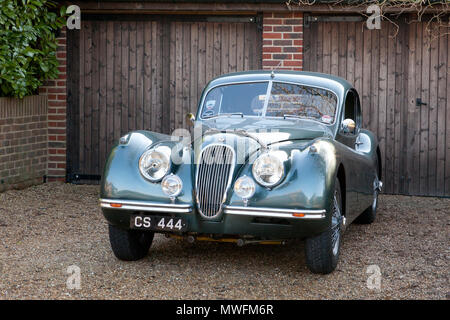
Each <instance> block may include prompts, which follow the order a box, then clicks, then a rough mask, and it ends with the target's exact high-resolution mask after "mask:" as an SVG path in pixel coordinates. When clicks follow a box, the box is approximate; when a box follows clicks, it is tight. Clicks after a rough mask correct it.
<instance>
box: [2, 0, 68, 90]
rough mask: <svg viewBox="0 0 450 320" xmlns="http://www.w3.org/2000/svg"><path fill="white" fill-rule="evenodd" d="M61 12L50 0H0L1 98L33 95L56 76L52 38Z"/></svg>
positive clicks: (62, 16)
mask: <svg viewBox="0 0 450 320" xmlns="http://www.w3.org/2000/svg"><path fill="white" fill-rule="evenodd" d="M64 11H65V10H64V8H61V10H60V11H59V13H56V12H57V10H56V3H54V2H53V1H49V0H0V96H9V97H18V98H23V97H24V96H26V95H31V94H35V93H36V91H37V88H38V87H39V86H40V85H42V84H43V82H44V81H46V80H48V79H52V78H56V77H57V76H58V61H57V60H56V48H57V41H56V38H55V34H56V31H57V30H58V29H60V28H61V27H62V26H64V25H65V21H66V20H65V13H64Z"/></svg>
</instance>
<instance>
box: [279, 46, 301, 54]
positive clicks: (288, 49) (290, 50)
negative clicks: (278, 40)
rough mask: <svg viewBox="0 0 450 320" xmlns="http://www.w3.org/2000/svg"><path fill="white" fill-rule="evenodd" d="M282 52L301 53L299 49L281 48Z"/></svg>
mask: <svg viewBox="0 0 450 320" xmlns="http://www.w3.org/2000/svg"><path fill="white" fill-rule="evenodd" d="M283 52H292V53H294V52H302V48H301V47H283Z"/></svg>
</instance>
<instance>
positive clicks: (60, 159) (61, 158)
mask: <svg viewBox="0 0 450 320" xmlns="http://www.w3.org/2000/svg"><path fill="white" fill-rule="evenodd" d="M48 160H49V161H52V162H65V161H66V157H65V156H49V157H48Z"/></svg>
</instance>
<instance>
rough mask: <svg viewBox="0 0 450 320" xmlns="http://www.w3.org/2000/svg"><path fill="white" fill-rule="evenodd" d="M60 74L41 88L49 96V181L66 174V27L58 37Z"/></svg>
mask: <svg viewBox="0 0 450 320" xmlns="http://www.w3.org/2000/svg"><path fill="white" fill-rule="evenodd" d="M56 55H57V59H58V61H59V67H58V69H59V76H58V78H57V79H54V80H50V81H47V82H46V83H45V84H44V85H43V86H41V87H40V88H39V94H40V95H46V96H47V97H48V173H47V177H48V181H55V180H59V181H64V180H65V176H66V136H67V135H66V127H67V125H66V95H67V91H66V77H67V74H66V55H67V52H66V29H65V28H64V29H63V30H62V31H61V32H60V34H59V37H58V48H57V52H56Z"/></svg>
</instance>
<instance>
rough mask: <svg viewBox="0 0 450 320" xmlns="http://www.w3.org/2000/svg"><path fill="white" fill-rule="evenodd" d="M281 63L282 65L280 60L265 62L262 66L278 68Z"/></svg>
mask: <svg viewBox="0 0 450 320" xmlns="http://www.w3.org/2000/svg"><path fill="white" fill-rule="evenodd" d="M279 63H280V61H278V60H263V62H262V65H263V66H264V67H267V66H270V67H272V66H273V67H276V66H277V65H278V64H279Z"/></svg>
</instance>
